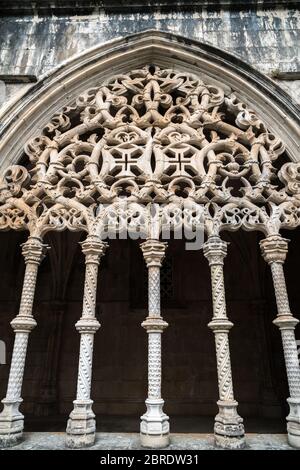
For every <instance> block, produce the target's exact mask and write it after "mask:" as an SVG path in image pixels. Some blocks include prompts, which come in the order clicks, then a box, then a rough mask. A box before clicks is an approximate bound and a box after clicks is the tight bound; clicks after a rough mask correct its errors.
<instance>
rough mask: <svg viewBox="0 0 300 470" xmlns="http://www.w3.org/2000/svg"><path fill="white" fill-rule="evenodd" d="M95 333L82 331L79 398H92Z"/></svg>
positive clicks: (78, 384)
mask: <svg viewBox="0 0 300 470" xmlns="http://www.w3.org/2000/svg"><path fill="white" fill-rule="evenodd" d="M93 344H94V335H93V334H90V333H81V335H80V355H79V369H78V383H77V399H78V400H90V391H91V377H92V360H93Z"/></svg>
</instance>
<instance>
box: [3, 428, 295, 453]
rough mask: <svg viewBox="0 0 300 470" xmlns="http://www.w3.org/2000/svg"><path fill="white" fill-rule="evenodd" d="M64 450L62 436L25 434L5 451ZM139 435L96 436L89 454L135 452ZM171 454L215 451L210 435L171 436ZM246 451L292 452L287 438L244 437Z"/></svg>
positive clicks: (105, 433) (272, 436) (249, 435)
mask: <svg viewBox="0 0 300 470" xmlns="http://www.w3.org/2000/svg"><path fill="white" fill-rule="evenodd" d="M13 449H19V450H53V449H57V450H65V449H66V447H65V434H64V433H63V432H51V433H49V432H26V433H25V434H24V440H23V442H21V443H20V444H19V445H17V446H15V447H12V448H10V449H8V450H13ZM138 449H141V447H140V445H139V435H138V433H125V432H122V433H107V432H99V433H97V439H96V443H95V445H94V446H93V447H90V448H89V449H88V450H138ZM168 449H171V450H212V449H215V447H214V444H213V436H212V434H199V433H197V434H192V433H191V434H190V433H188V434H183V433H178V434H172V435H171V444H170V446H169V447H168ZM247 449H251V450H291V449H292V448H291V447H290V446H289V445H288V443H287V440H286V434H257V433H249V434H247Z"/></svg>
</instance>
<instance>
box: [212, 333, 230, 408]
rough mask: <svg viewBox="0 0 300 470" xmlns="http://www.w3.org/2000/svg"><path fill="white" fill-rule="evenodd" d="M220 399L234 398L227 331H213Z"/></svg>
mask: <svg viewBox="0 0 300 470" xmlns="http://www.w3.org/2000/svg"><path fill="white" fill-rule="evenodd" d="M215 341H216V353H217V368H218V384H219V394H220V400H223V401H226V400H231V401H232V400H234V397H233V387H232V376H231V364H230V353H229V343H228V332H226V333H224V332H223V333H219V332H217V331H216V332H215Z"/></svg>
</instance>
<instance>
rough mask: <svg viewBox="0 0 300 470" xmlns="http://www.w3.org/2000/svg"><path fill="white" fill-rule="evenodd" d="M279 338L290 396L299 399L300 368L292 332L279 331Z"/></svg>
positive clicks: (290, 330) (286, 330)
mask: <svg viewBox="0 0 300 470" xmlns="http://www.w3.org/2000/svg"><path fill="white" fill-rule="evenodd" d="M281 338H282V346H283V351H284V358H285V367H286V371H287V377H288V383H289V390H290V396H291V397H292V398H300V368H299V359H298V353H297V345H296V341H295V333H294V330H293V329H281Z"/></svg>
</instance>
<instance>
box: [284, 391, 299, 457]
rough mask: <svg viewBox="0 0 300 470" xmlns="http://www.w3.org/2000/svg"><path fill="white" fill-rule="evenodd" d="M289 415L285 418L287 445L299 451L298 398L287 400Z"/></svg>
mask: <svg viewBox="0 0 300 470" xmlns="http://www.w3.org/2000/svg"><path fill="white" fill-rule="evenodd" d="M287 402H288V404H289V406H290V413H289V415H288V416H287V418H286V419H287V422H288V423H287V433H288V443H289V445H290V446H292V447H295V448H296V449H300V398H288V399H287Z"/></svg>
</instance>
